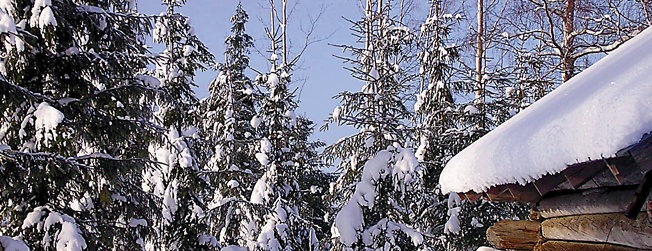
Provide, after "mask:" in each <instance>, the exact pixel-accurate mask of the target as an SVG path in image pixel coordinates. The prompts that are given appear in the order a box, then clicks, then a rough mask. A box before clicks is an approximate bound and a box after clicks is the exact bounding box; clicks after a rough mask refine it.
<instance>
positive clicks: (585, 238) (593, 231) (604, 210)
mask: <svg viewBox="0 0 652 251" xmlns="http://www.w3.org/2000/svg"><path fill="white" fill-rule="evenodd" d="M634 191H635V189H634V188H631V187H630V188H627V189H623V188H622V187H621V188H619V189H606V188H598V189H591V190H584V191H578V192H576V193H571V194H565V195H559V196H555V197H549V198H545V199H543V200H541V201H540V202H539V205H538V206H537V207H536V208H535V209H534V210H533V215H536V216H537V219H536V220H538V221H541V222H538V221H513V220H503V221H500V222H498V223H496V224H494V226H492V227H490V228H489V229H488V230H487V240H488V241H489V243H491V244H492V245H494V246H495V247H497V248H499V249H516V250H537V251H553V250H556V251H576V250H577V251H580V250H588V251H591V250H596V251H597V250H613V251H634V250H652V218H651V217H650V216H649V214H648V212H652V210H648V209H649V208H650V207H652V206H650V205H652V203H646V204H648V205H647V206H646V207H644V208H643V209H641V211H642V213H639V214H638V217H637V218H636V219H635V220H630V219H628V218H626V217H625V210H626V209H627V205H628V204H629V203H630V202H631V200H632V199H633V198H634Z"/></svg>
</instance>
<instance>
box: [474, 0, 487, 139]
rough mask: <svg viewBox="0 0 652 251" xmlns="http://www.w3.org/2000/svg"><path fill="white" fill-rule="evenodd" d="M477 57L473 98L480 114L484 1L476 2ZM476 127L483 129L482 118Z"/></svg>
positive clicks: (481, 106)
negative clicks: (475, 84)
mask: <svg viewBox="0 0 652 251" xmlns="http://www.w3.org/2000/svg"><path fill="white" fill-rule="evenodd" d="M476 40H477V41H476V43H477V47H478V48H477V55H476V71H477V81H478V82H477V88H478V90H477V91H476V94H475V98H476V102H477V104H476V105H478V106H479V107H478V109H479V110H480V112H481V113H483V112H484V95H485V93H484V89H485V85H484V82H483V75H484V71H483V59H484V1H483V0H478V36H477V38H476ZM478 126H479V127H482V128H484V116H483V118H481V119H480V120H479V122H478Z"/></svg>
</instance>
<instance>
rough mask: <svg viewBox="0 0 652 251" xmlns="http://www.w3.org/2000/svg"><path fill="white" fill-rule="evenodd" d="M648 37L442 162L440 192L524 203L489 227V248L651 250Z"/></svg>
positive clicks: (651, 55)
mask: <svg viewBox="0 0 652 251" xmlns="http://www.w3.org/2000/svg"><path fill="white" fill-rule="evenodd" d="M650 44H652V30H650V29H648V30H646V31H644V32H642V33H641V34H640V35H638V36H637V37H635V38H633V39H632V40H630V41H628V42H627V43H625V44H624V45H623V47H622V48H619V49H618V50H616V51H615V52H613V53H612V54H610V55H608V56H607V57H605V58H604V59H603V60H601V61H600V62H598V63H596V64H595V65H594V66H592V67H590V68H589V69H587V70H585V71H584V72H582V73H581V74H579V75H577V76H576V77H574V78H573V79H571V80H570V81H569V82H567V83H565V84H563V85H562V86H561V87H560V88H558V89H557V90H555V91H553V92H552V93H550V94H549V95H548V96H546V97H544V98H543V99H541V100H540V101H538V102H536V103H534V104H533V105H532V106H531V107H529V108H527V109H525V110H524V111H522V112H521V113H519V114H517V115H516V116H515V117H514V118H512V119H510V121H507V122H506V123H504V124H503V125H501V126H499V127H498V128H496V129H495V130H494V131H492V132H490V133H489V134H487V135H485V137H483V138H481V139H480V140H478V141H477V142H475V143H474V144H473V145H471V146H470V147H468V148H467V149H465V150H464V151H462V152H461V153H460V154H458V155H457V156H455V157H454V158H453V159H452V160H451V161H450V162H449V163H448V164H447V166H446V168H445V169H444V171H443V172H442V176H441V179H440V184H441V185H442V190H443V191H444V192H456V193H458V194H459V195H460V197H462V198H463V199H468V200H470V201H476V200H479V199H484V200H489V201H512V202H522V203H530V204H531V205H532V212H531V220H503V221H500V222H498V223H496V224H495V225H493V226H492V227H490V228H489V230H488V231H487V239H488V241H489V242H490V243H491V244H492V245H493V246H495V247H496V248H498V249H516V250H560V251H570V250H623V251H624V250H652V200H651V199H650V198H651V197H650V196H649V193H650V187H651V185H652V136H650V132H652V114H648V113H652V105H651V103H652V46H650ZM641 93H642V94H641ZM551 113H552V114H551ZM596 116H597V117H599V118H596ZM512 120H514V121H512Z"/></svg>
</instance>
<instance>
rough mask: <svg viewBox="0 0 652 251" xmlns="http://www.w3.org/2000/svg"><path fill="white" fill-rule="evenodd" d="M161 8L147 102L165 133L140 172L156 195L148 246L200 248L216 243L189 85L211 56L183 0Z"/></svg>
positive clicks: (168, 2)
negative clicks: (151, 98) (155, 86)
mask: <svg viewBox="0 0 652 251" xmlns="http://www.w3.org/2000/svg"><path fill="white" fill-rule="evenodd" d="M163 4H164V5H165V6H166V10H165V12H163V13H161V14H160V15H159V16H156V17H154V18H155V29H154V32H153V37H154V42H156V43H160V44H164V45H165V46H166V49H165V51H163V52H162V53H160V54H159V55H158V56H157V57H156V69H155V70H154V76H155V77H156V78H158V79H159V80H160V83H161V87H160V91H159V92H158V93H157V96H156V100H155V102H154V103H153V104H152V105H153V106H154V109H156V110H157V111H156V112H155V113H154V121H155V123H157V124H158V125H159V126H160V127H162V128H165V129H167V134H166V135H164V136H162V137H161V138H160V139H159V140H157V142H155V143H153V144H151V145H150V147H149V152H150V156H151V158H152V159H153V160H155V161H156V162H159V163H160V164H159V165H158V166H156V167H155V168H151V169H149V170H147V171H146V172H144V173H143V175H144V177H145V179H146V180H147V181H148V183H147V186H146V188H147V189H148V191H149V192H152V193H153V194H154V195H156V196H158V197H159V198H160V199H161V203H162V204H161V205H160V207H161V208H162V210H161V212H160V213H161V217H159V218H157V219H155V220H154V221H153V224H154V227H155V228H156V230H157V231H158V232H159V235H160V237H161V238H160V239H158V240H156V241H155V242H154V243H152V244H153V246H154V247H155V248H156V249H163V250H201V249H208V248H209V247H215V246H217V245H218V243H217V241H216V239H215V237H213V236H211V235H209V234H208V233H207V230H208V229H207V224H206V219H205V213H204V211H205V209H206V206H205V203H204V200H203V195H204V193H205V190H206V181H205V179H204V177H203V174H202V172H201V170H200V169H199V161H198V158H197V153H196V151H195V150H196V148H195V146H194V145H195V144H197V141H198V140H199V137H198V133H197V129H196V128H195V127H194V124H195V123H196V120H197V119H198V114H197V112H196V111H197V108H198V100H197V98H196V97H195V95H194V93H193V91H192V87H193V86H195V84H194V82H193V81H194V76H195V72H196V71H198V70H205V69H206V67H205V65H208V64H212V63H213V56H212V55H211V54H210V53H209V52H208V49H207V48H206V46H204V44H203V43H202V42H201V41H200V40H199V39H198V38H197V36H195V34H194V31H193V28H192V26H191V23H190V18H188V17H186V16H183V15H182V14H180V13H179V12H178V9H179V8H181V7H182V6H183V4H185V1H184V0H181V1H179V0H163Z"/></svg>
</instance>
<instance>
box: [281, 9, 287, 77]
mask: <svg viewBox="0 0 652 251" xmlns="http://www.w3.org/2000/svg"><path fill="white" fill-rule="evenodd" d="M287 11H288V1H287V0H283V26H282V27H283V65H284V66H285V67H287V66H288V32H287V26H288V14H287Z"/></svg>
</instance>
